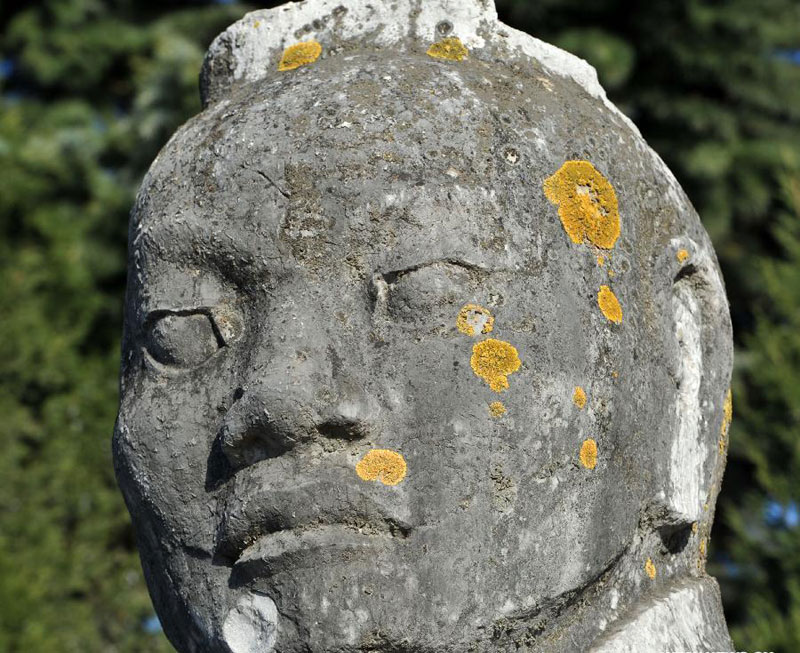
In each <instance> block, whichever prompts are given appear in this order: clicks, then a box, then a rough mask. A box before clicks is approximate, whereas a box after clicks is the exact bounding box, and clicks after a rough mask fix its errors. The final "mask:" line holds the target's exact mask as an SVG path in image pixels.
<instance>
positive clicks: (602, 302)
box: [597, 286, 622, 324]
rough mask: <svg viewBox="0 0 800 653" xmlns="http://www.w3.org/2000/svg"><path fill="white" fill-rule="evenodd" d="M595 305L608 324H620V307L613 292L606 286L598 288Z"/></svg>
mask: <svg viewBox="0 0 800 653" xmlns="http://www.w3.org/2000/svg"><path fill="white" fill-rule="evenodd" d="M597 305H598V306H599V307H600V310H601V311H602V312H603V315H605V316H606V319H607V320H608V321H609V322H614V323H615V324H620V323H621V322H622V306H620V304H619V300H618V299H617V296H616V295H615V294H614V292H613V291H612V290H611V288H609V287H608V286H600V291H599V292H598V293H597Z"/></svg>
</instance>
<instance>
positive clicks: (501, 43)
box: [114, 0, 732, 653]
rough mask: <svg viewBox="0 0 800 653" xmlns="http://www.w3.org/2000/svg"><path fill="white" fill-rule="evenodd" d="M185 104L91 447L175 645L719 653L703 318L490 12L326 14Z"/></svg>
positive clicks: (673, 263)
mask: <svg viewBox="0 0 800 653" xmlns="http://www.w3.org/2000/svg"><path fill="white" fill-rule="evenodd" d="M340 6H343V7H345V8H346V9H347V11H346V12H344V13H343V12H342V11H341V10H340V9H339V7H340ZM262 31H263V33H262ZM452 38H458V39H459V41H460V43H457V42H455V41H447V42H444V39H452ZM312 40H313V41H314V42H316V43H319V45H320V46H321V47H320V48H318V49H317V48H316V46H309V47H305V46H303V48H302V49H300V50H293V51H289V52H287V48H290V47H292V46H293V45H296V44H297V42H305V43H308V42H309V41H312ZM436 42H438V43H440V46H439V47H437V48H432V46H433V45H434V44H435V43H436ZM460 48H466V50H467V51H468V54H467V55H466V56H461V55H459V54H458V53H463V51H462V50H461V49H460ZM451 55H452V57H451ZM442 56H444V58H442ZM447 57H451V58H447ZM298 62H299V63H298ZM279 68H282V69H283V70H279ZM204 89H205V98H206V102H207V108H206V109H205V110H204V112H203V113H202V114H200V115H199V116H197V117H196V118H194V119H193V120H191V121H190V122H189V123H188V124H187V125H185V126H184V127H183V128H181V130H179V132H178V133H177V134H176V135H175V136H174V137H173V139H172V140H171V141H170V143H169V144H168V145H167V146H166V147H165V149H164V151H163V152H162V153H161V154H160V155H159V157H158V159H157V160H156V161H155V162H154V164H153V166H152V168H151V170H150V172H149V173H148V175H147V177H146V179H145V181H144V183H143V185H142V189H141V192H140V195H139V198H138V200H137V204H136V207H135V209H134V212H133V216H132V219H131V232H130V274H129V288H128V297H127V305H126V326H125V338H124V353H123V370H122V397H121V405H120V413H119V418H118V421H117V427H116V431H115V438H114V453H115V460H116V466H117V474H118V478H119V481H120V485H121V487H122V489H123V492H124V494H125V497H126V501H127V503H128V506H129V508H130V510H131V513H132V515H133V518H134V523H135V526H136V531H137V537H138V540H139V545H140V549H141V552H142V561H143V566H144V569H145V574H146V576H147V580H148V583H149V586H150V589H151V593H152V595H153V600H154V603H155V605H156V608H157V610H158V613H159V615H160V617H161V619H162V623H163V624H164V627H165V630H166V632H167V634H168V635H169V637H170V639H171V640H172V641H173V643H174V644H175V646H176V647H177V648H178V649H179V650H181V651H223V652H231V651H232V652H233V653H241V652H243V651H254V650H259V651H270V650H274V651H280V652H281V653H289V652H301V651H314V652H316V651H331V652H333V651H337V652H346V651H347V652H355V651H387V652H388V651H391V652H394V653H399V652H409V653H410V652H412V651H413V652H415V653H421V652H433V651H436V652H437V653H438V652H442V651H517V650H541V651H575V650H588V649H590V648H591V647H592V646H596V647H598V648H599V650H604V651H605V650H616V649H615V648H614V647H616V646H619V647H624V646H628V647H629V648H630V647H631V646H633V647H635V646H636V642H641V641H654V642H655V641H657V642H659V644H658V645H659V646H661V645H662V643H663V646H664V647H665V650H666V649H668V648H674V649H676V650H677V649H686V648H692V646H691V644H692V641H691V639H692V637H693V636H694V635H693V634H696V635H697V641H696V643H697V646H698V647H699V646H701V645H702V646H705V643H706V642H708V643H713V644H714V645H715V646H718V647H722V648H724V646H723V644H726V642H727V633H726V632H725V627H724V620H723V619H722V615H721V608H720V605H719V599H718V595H717V593H716V591H715V590H714V581H713V580H712V579H709V578H708V577H707V576H706V575H705V571H704V559H703V558H704V551H705V546H706V541H707V537H708V532H709V530H710V526H711V520H712V517H713V506H714V501H715V498H716V494H717V492H718V490H719V482H720V480H721V475H722V469H723V466H724V457H725V444H726V439H725V438H726V430H727V424H728V422H729V407H728V408H727V409H726V404H725V398H726V396H727V391H728V384H729V378H730V368H731V357H732V347H731V334H730V321H729V316H728V307H727V302H726V299H725V294H724V289H723V285H722V281H721V277H720V274H719V269H718V266H717V263H716V259H715V256H714V253H713V249H712V247H711V244H710V242H709V239H708V236H707V235H706V233H705V232H704V230H703V228H702V226H701V225H700V222H699V220H698V218H697V216H696V214H695V212H694V210H693V209H692V207H691V205H690V204H689V201H688V200H687V198H686V196H685V195H684V193H683V192H682V191H681V189H680V188H679V186H678V185H677V183H676V182H675V180H674V178H673V177H672V175H671V174H670V173H669V171H668V170H667V169H666V167H665V166H664V164H663V163H662V162H661V161H660V159H659V158H658V157H657V156H656V155H655V154H654V153H653V152H652V151H651V150H650V149H649V148H648V147H647V145H646V144H645V143H644V141H643V140H642V138H641V136H640V135H639V134H638V132H637V131H636V130H635V128H633V127H632V126H631V125H630V123H629V121H627V120H626V119H625V118H624V117H623V116H622V115H621V114H620V113H619V112H618V111H617V110H616V109H615V108H613V107H612V106H611V105H610V104H609V103H608V102H607V100H605V96H604V94H603V93H602V89H600V88H599V86H598V85H597V84H596V77H595V76H594V73H593V71H592V70H591V68H589V67H588V66H587V65H586V64H585V63H583V62H580V61H579V60H576V59H574V58H573V57H571V56H570V55H567V54H566V53H562V52H560V51H557V50H556V49H555V48H553V47H552V46H547V45H545V44H542V43H540V42H538V41H536V40H535V39H531V38H530V37H527V36H525V35H521V34H519V33H517V32H514V31H513V30H510V29H509V28H507V27H505V26H503V25H501V24H499V23H498V22H497V20H496V15H495V13H494V9H493V7H492V6H491V3H490V2H488V1H487V2H479V1H477V0H475V1H474V2H458V3H456V2H451V3H448V2H438V3H436V2H416V1H412V0H398V1H397V2H392V3H389V2H374V3H371V4H367V3H359V2H352V3H346V4H344V3H331V2H328V1H327V0H320V1H317V2H311V1H309V2H305V3H299V4H297V5H290V6H288V7H284V8H278V9H275V10H269V11H262V12H255V13H254V14H250V15H249V16H247V17H246V18H244V19H243V20H242V21H240V22H239V23H237V24H236V25H234V26H232V27H231V28H230V29H229V30H228V31H227V32H226V33H225V34H224V35H222V36H221V37H220V38H219V39H218V40H217V41H216V42H215V44H214V45H213V46H212V48H211V50H210V53H209V56H208V58H207V61H206V65H205V69H204ZM578 388H579V389H580V392H578V390H577V389H578ZM728 406H729V405H728ZM684 595H685V597H689V598H691V600H693V601H696V602H697V604H698V605H699V606H701V608H698V609H697V610H692V611H686V610H682V609H680V608H679V607H675V606H676V605H677V604H678V603H680V601H681V600H682V598H681V597H684ZM675 597H677V598H675ZM687 600H688V599H687ZM698 615H699V616H700V617H702V618H698ZM692 619H694V621H691V620H692ZM654 624H655V625H654ZM656 630H657V631H658V634H659V637H661V639H655V632H656ZM643 631H652V632H653V633H654V634H653V636H652V638H650V639H648V637H647V636H646V635H642V632H643ZM671 633H674V637H673V638H671ZM726 645H727V644H726ZM603 646H605V648H602V647H603ZM608 647H612V648H608ZM631 650H633V649H631Z"/></svg>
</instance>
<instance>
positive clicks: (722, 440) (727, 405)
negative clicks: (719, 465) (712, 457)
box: [719, 389, 733, 454]
mask: <svg viewBox="0 0 800 653" xmlns="http://www.w3.org/2000/svg"><path fill="white" fill-rule="evenodd" d="M731 421H733V394H732V393H731V391H730V389H728V393H727V394H726V395H725V401H724V403H723V404H722V426H721V427H720V431H719V453H720V454H724V453H725V449H727V447H728V429H730V427H731Z"/></svg>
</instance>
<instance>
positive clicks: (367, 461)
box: [356, 449, 408, 485]
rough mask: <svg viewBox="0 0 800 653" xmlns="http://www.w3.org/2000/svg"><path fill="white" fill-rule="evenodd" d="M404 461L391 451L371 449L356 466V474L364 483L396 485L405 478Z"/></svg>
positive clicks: (405, 468) (405, 467)
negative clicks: (378, 482)
mask: <svg viewBox="0 0 800 653" xmlns="http://www.w3.org/2000/svg"><path fill="white" fill-rule="evenodd" d="M407 469H408V468H407V466H406V461H405V459H404V458H403V456H401V455H400V454H399V453H397V452H396V451H392V450H391V449H371V450H370V451H368V452H367V453H366V454H365V455H364V457H363V458H362V459H361V460H359V461H358V463H357V464H356V474H358V475H359V477H360V478H361V479H362V480H364V481H380V482H381V483H383V484H384V485H397V484H398V483H399V482H400V481H402V480H403V479H404V478H405V476H406V471H407Z"/></svg>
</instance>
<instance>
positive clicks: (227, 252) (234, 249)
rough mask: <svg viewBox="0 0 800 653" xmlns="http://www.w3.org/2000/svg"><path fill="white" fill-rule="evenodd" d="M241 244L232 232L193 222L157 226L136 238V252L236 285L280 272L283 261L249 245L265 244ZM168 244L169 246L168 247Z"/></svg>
mask: <svg viewBox="0 0 800 653" xmlns="http://www.w3.org/2000/svg"><path fill="white" fill-rule="evenodd" d="M242 240H243V241H244V242H245V243H246V244H243V243H241V242H238V241H237V239H236V238H234V237H233V235H232V234H231V230H230V228H228V229H226V228H225V227H224V226H216V225H215V226H213V227H210V226H209V225H206V224H202V223H200V222H193V221H183V220H181V221H175V222H169V223H167V222H157V223H155V224H153V225H151V226H149V227H148V228H147V229H145V230H143V232H142V234H141V240H139V236H137V238H136V240H135V241H134V243H133V245H134V249H140V248H142V247H145V248H151V249H152V251H154V252H157V258H159V259H162V260H164V261H167V262H170V263H178V264H180V263H183V262H185V261H186V260H190V261H192V262H194V263H195V264H198V265H201V266H203V267H205V268H206V269H214V270H216V271H217V272H218V273H219V274H220V275H221V276H222V277H224V278H227V279H229V280H230V281H232V282H234V283H236V284H237V285H247V284H248V283H250V282H251V281H252V279H253V278H254V277H263V276H265V275H266V276H271V275H272V274H274V273H275V272H276V269H280V260H281V259H280V257H279V256H277V254H276V252H273V251H270V250H269V248H268V247H267V248H265V249H264V250H262V251H259V250H254V249H253V248H252V247H250V246H248V245H252V243H253V241H254V240H256V241H258V242H261V243H264V242H265V240H261V239H253V238H246V239H245V238H243V239H242ZM164 243H168V244H169V246H168V247H167V246H165V245H164Z"/></svg>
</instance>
